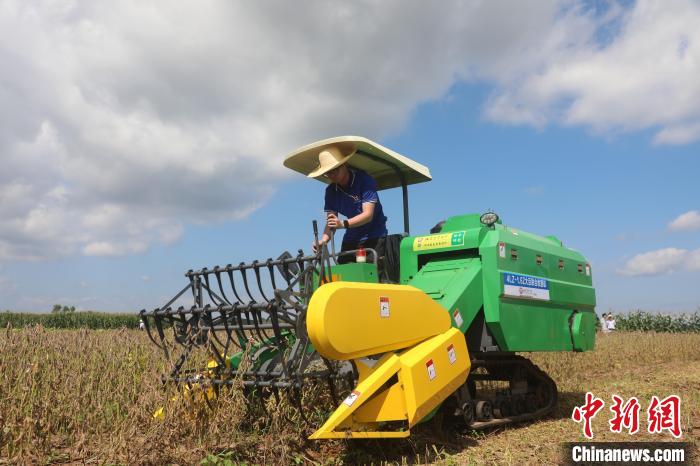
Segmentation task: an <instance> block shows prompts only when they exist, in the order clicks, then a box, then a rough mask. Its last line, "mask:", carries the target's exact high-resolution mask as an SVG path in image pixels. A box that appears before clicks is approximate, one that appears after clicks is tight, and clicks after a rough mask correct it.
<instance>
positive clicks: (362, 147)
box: [284, 136, 432, 190]
mask: <svg viewBox="0 0 700 466" xmlns="http://www.w3.org/2000/svg"><path fill="white" fill-rule="evenodd" d="M333 145H339V146H347V145H351V146H352V148H353V149H354V150H355V151H356V152H355V154H354V155H353V156H352V157H350V159H349V160H348V162H347V163H348V165H350V166H351V167H355V168H359V169H360V170H363V171H365V172H367V173H368V174H369V175H371V176H372V177H373V178H374V180H375V181H376V182H377V190H382V189H389V188H396V187H399V186H402V184H403V183H402V179H401V178H402V177H403V178H404V180H405V183H406V185H409V184H415V183H423V182H425V181H430V180H431V179H432V177H431V176H430V170H429V169H428V167H426V166H425V165H421V164H420V163H418V162H416V161H413V160H411V159H409V158H408V157H404V156H403V155H401V154H398V153H396V152H394V151H393V150H391V149H387V148H386V147H384V146H382V145H380V144H377V143H376V142H374V141H370V140H369V139H367V138H363V137H360V136H339V137H335V138H330V139H324V140H322V141H317V142H313V143H311V144H308V145H306V146H304V147H300V148H299V149H297V150H295V151H294V152H292V153H291V154H289V155H288V156H287V157H286V158H285V160H284V166H285V167H287V168H291V169H292V170H294V171H297V172H299V173H301V174H303V175H308V174H309V173H311V172H312V171H314V169H316V167H318V153H319V152H321V151H322V150H323V149H324V148H326V147H328V146H333ZM316 179H317V180H319V181H323V182H324V183H329V180H328V179H327V178H324V177H318V178H316Z"/></svg>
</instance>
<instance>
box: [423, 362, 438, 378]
mask: <svg viewBox="0 0 700 466" xmlns="http://www.w3.org/2000/svg"><path fill="white" fill-rule="evenodd" d="M425 368H426V369H428V378H429V379H430V380H433V379H434V378H435V377H437V372H435V364H433V360H432V359H428V361H427V362H426V363H425Z"/></svg>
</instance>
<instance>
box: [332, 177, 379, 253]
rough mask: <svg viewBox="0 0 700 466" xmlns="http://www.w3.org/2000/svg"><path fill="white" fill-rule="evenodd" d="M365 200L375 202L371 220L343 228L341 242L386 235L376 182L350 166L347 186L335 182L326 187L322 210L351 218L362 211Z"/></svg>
mask: <svg viewBox="0 0 700 466" xmlns="http://www.w3.org/2000/svg"><path fill="white" fill-rule="evenodd" d="M365 202H372V203H374V204H375V206H374V215H373V216H372V221H370V222H369V223H366V224H365V225H362V226H359V227H353V228H348V229H347V230H345V236H343V242H358V241H365V240H368V239H374V238H381V237H383V236H386V234H387V230H386V217H385V216H384V211H383V209H382V204H381V203H380V202H379V195H378V194H377V183H376V182H375V181H374V178H372V177H371V176H369V175H368V174H367V173H365V172H363V171H362V170H357V169H355V168H351V169H350V185H349V186H348V187H347V188H342V187H340V186H339V185H337V184H335V183H331V184H330V185H328V186H327V187H326V203H325V206H324V209H323V210H325V211H327V212H328V211H333V212H338V213H341V214H343V215H345V216H346V217H347V218H352V217H354V216H356V215H359V214H361V213H362V204H363V203H365Z"/></svg>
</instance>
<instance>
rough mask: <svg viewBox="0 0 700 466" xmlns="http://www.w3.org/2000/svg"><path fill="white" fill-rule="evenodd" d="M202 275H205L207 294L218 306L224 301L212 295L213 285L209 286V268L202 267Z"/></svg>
mask: <svg viewBox="0 0 700 466" xmlns="http://www.w3.org/2000/svg"><path fill="white" fill-rule="evenodd" d="M202 277H204V287H205V288H206V290H207V294H208V295H209V299H211V302H212V303H214V304H215V305H217V306H218V305H219V304H221V303H222V302H221V300H218V299H216V298H215V296H216V295H214V296H212V292H211V287H210V286H209V269H207V268H206V267H204V268H203V269H202Z"/></svg>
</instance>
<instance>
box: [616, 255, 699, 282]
mask: <svg viewBox="0 0 700 466" xmlns="http://www.w3.org/2000/svg"><path fill="white" fill-rule="evenodd" d="M679 270H690V271H694V270H700V249H695V250H692V251H689V250H687V249H679V248H665V249H657V250H655V251H649V252H645V253H642V254H637V255H636V256H634V257H633V258H631V259H629V260H628V261H627V262H625V264H624V266H623V267H622V268H621V269H619V270H618V273H619V274H620V275H628V276H638V275H662V274H666V273H671V272H676V271H679Z"/></svg>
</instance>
